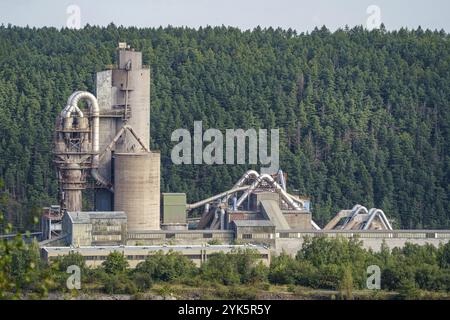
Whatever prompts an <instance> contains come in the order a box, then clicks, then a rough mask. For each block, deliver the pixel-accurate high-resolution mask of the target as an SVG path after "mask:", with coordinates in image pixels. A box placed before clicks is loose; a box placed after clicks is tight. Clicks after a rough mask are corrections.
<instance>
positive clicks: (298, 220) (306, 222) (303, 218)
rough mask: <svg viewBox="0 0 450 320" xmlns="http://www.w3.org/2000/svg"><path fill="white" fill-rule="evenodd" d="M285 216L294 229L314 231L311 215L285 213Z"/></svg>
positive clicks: (305, 213)
mask: <svg viewBox="0 0 450 320" xmlns="http://www.w3.org/2000/svg"><path fill="white" fill-rule="evenodd" d="M283 216H284V218H285V219H286V221H287V223H288V224H289V227H291V228H292V229H305V230H307V229H312V225H311V213H307V212H289V211H283Z"/></svg>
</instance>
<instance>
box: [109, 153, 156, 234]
mask: <svg viewBox="0 0 450 320" xmlns="http://www.w3.org/2000/svg"><path fill="white" fill-rule="evenodd" d="M159 182H160V154H159V153H157V152H142V153H115V154H114V210H116V211H125V213H126V214H127V218H128V231H139V230H140V231H142V230H159V229H160V208H159V201H160V190H159Z"/></svg>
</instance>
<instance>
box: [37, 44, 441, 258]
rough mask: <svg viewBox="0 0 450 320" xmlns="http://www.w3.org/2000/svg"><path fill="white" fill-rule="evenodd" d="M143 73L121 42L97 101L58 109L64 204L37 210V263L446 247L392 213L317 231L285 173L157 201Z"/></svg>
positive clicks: (356, 211)
mask: <svg viewBox="0 0 450 320" xmlns="http://www.w3.org/2000/svg"><path fill="white" fill-rule="evenodd" d="M150 74H151V71H150V69H149V67H148V66H145V65H143V64H142V53H141V52H138V51H135V50H134V49H133V48H130V46H129V45H127V44H126V43H124V42H122V43H119V46H118V50H117V65H116V66H111V68H110V69H108V70H105V71H101V72H98V73H97V75H96V93H95V94H94V93H90V92H84V91H75V92H74V93H73V94H72V95H71V96H70V97H68V100H67V102H66V103H65V104H64V103H63V102H62V103H61V104H62V105H63V108H62V111H61V113H60V114H59V115H57V117H56V125H55V140H54V151H53V153H54V165H55V168H56V170H57V174H58V181H59V189H60V200H61V201H60V203H59V204H58V205H52V206H50V207H47V208H44V213H43V216H42V223H41V225H42V239H41V242H40V247H41V253H42V257H43V259H44V260H46V261H48V262H51V261H52V259H54V258H55V257H58V256H61V255H67V254H69V253H71V252H77V253H79V254H81V255H82V256H84V257H85V259H86V263H87V264H88V265H89V266H100V265H101V264H102V262H103V261H104V260H105V259H106V257H107V255H108V254H109V253H110V252H114V251H118V252H121V253H123V254H124V256H126V257H127V259H128V260H129V263H130V266H136V265H137V264H138V263H139V262H142V261H144V260H145V259H146V257H147V256H148V255H151V254H153V253H155V252H157V251H159V250H163V251H168V250H175V251H178V252H180V253H182V254H183V255H185V256H187V257H188V258H189V259H191V260H192V261H194V262H195V263H196V264H197V265H201V264H202V263H204V262H205V261H207V259H208V257H209V256H210V255H211V254H214V253H217V252H220V251H222V252H232V251H233V250H234V249H237V248H245V247H250V248H252V249H254V250H257V251H258V252H259V254H260V259H261V261H264V263H265V264H267V265H269V263H270V259H271V256H272V255H277V254H280V253H281V252H287V253H289V254H292V255H295V254H296V253H297V251H298V250H299V249H300V248H301V247H302V243H303V241H304V238H305V237H308V236H309V237H319V236H326V237H331V238H336V237H345V238H353V237H358V238H359V239H361V240H362V241H363V246H364V247H365V248H371V249H373V250H375V251H378V250H380V248H381V246H382V243H385V244H386V245H387V246H388V247H390V248H394V247H402V246H404V245H405V243H407V242H408V243H413V244H426V243H429V244H432V245H434V246H439V244H441V243H447V242H448V241H449V239H450V230H394V229H393V228H392V226H391V223H390V221H389V213H384V212H383V210H382V209H380V208H366V207H365V206H364V205H362V204H355V205H354V206H353V207H352V208H344V209H343V210H341V211H339V212H337V213H336V215H335V217H334V218H333V219H332V220H331V221H329V222H328V223H327V224H326V225H325V226H324V227H323V228H320V227H319V226H318V225H317V224H316V223H315V222H314V217H313V216H312V214H311V210H310V208H311V205H313V204H311V203H310V200H309V199H308V198H307V197H303V196H302V195H298V194H297V195H296V194H290V193H288V192H287V184H288V183H289V180H288V176H289V175H288V174H289V173H284V172H283V171H282V170H281V169H280V170H278V172H275V173H273V174H260V173H258V172H256V171H254V170H248V171H247V172H243V173H242V177H241V178H240V179H239V181H236V183H235V184H234V186H233V187H232V188H231V189H229V190H224V191H223V192H222V193H220V194H217V195H213V196H211V197H209V198H207V199H204V200H202V201H198V202H196V203H191V204H188V203H186V194H185V193H160V154H159V152H158V151H156V150H150V146H149V141H150V136H149V134H150V114H151V107H150V106H151V103H150ZM82 102H85V103H86V104H85V105H86V107H85V108H83V107H82ZM84 192H90V193H93V194H94V195H95V197H94V198H95V210H94V211H83V210H82V204H83V193H84ZM193 210H198V211H199V212H200V214H201V215H200V217H199V218H191V217H190V213H191V212H192V211H193ZM211 242H212V243H217V244H211Z"/></svg>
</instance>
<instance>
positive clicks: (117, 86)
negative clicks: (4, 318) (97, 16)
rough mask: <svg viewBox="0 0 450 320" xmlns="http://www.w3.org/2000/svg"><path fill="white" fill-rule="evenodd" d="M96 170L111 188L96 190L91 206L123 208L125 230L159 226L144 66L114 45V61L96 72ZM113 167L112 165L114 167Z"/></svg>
mask: <svg viewBox="0 0 450 320" xmlns="http://www.w3.org/2000/svg"><path fill="white" fill-rule="evenodd" d="M97 99H98V104H99V108H100V114H101V116H100V130H99V131H100V137H99V144H100V150H106V152H105V153H104V155H103V157H101V159H100V162H99V168H98V170H99V173H100V174H101V175H102V176H103V177H105V178H106V179H107V180H109V181H111V182H113V185H114V193H112V192H110V191H108V190H107V189H104V188H100V189H98V190H97V191H96V210H102V211H110V210H116V211H117V210H118V211H125V213H126V214H127V216H128V230H156V229H159V228H160V227H159V219H160V218H159V216H160V209H159V198H160V154H159V153H157V152H151V151H150V69H149V68H148V67H146V66H143V65H142V53H141V52H137V51H134V50H130V49H129V47H127V46H126V45H125V44H120V45H119V50H118V53H117V66H116V67H115V68H111V69H110V70H106V71H101V72H98V73H97ZM114 167H115V168H114Z"/></svg>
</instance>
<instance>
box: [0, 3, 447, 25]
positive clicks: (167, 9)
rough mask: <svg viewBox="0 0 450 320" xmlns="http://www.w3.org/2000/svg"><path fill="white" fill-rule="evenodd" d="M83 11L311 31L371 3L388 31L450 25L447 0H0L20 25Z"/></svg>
mask: <svg viewBox="0 0 450 320" xmlns="http://www.w3.org/2000/svg"><path fill="white" fill-rule="evenodd" d="M71 4H73V5H77V6H78V8H79V9H80V19H79V21H80V24H81V26H83V25H85V24H86V23H89V24H90V25H101V26H105V25H107V24H109V23H110V22H114V23H115V24H116V25H124V26H137V27H159V26H163V27H164V26H167V25H172V26H188V27H195V28H197V27H199V26H207V25H211V26H217V25H218V26H220V25H225V26H234V27H239V28H241V29H253V28H254V27H256V26H258V25H260V26H261V27H269V26H271V27H274V28H276V27H282V28H284V29H287V28H292V29H295V30H297V31H299V32H303V31H311V30H312V29H314V27H315V26H322V25H326V26H327V27H328V28H329V29H331V30H335V29H336V28H338V27H344V26H345V25H346V24H347V25H349V26H350V27H352V26H355V25H363V26H367V20H368V18H369V16H371V14H372V12H371V13H367V9H368V7H369V6H371V5H375V6H377V7H378V8H379V12H380V19H379V20H378V21H381V22H383V23H384V24H385V26H386V28H387V29H389V30H392V29H398V28H400V27H408V28H417V26H419V25H420V26H422V28H423V29H426V28H429V29H432V30H434V29H438V30H440V29H444V30H445V31H447V32H448V31H449V29H450V19H449V12H450V1H449V0H428V1H424V0H409V1H407V0H340V1H338V0H334V1H333V0H308V1H303V0H298V1H295V0H123V1H115V0H70V1H66V0H34V1H33V0H28V1H27V0H0V24H5V25H7V24H8V23H11V24H13V25H19V26H26V25H29V26H36V27H42V26H54V27H58V28H60V27H64V26H66V25H67V21H68V18H69V16H70V14H68V13H67V9H68V7H69V5H71Z"/></svg>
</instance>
